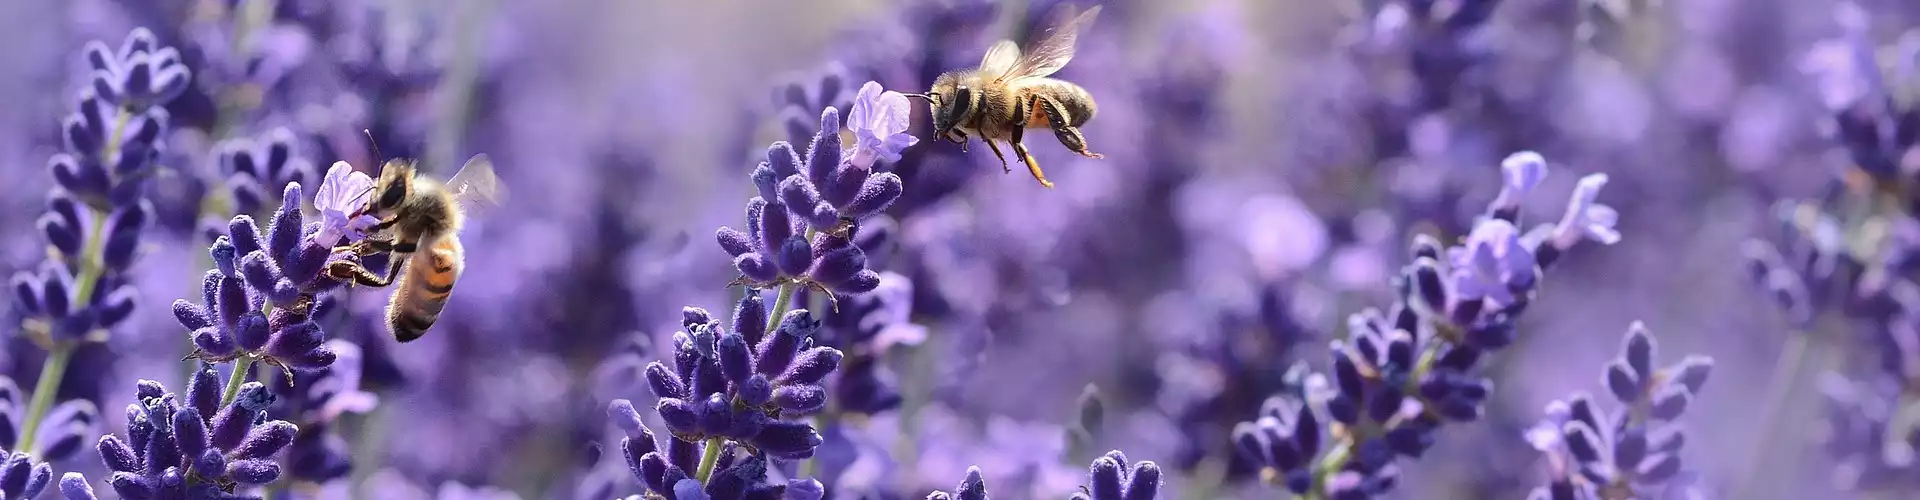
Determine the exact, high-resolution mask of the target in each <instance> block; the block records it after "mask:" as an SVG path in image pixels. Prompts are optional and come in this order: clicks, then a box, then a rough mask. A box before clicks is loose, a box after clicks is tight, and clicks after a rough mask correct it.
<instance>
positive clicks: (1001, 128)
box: [909, 5, 1101, 188]
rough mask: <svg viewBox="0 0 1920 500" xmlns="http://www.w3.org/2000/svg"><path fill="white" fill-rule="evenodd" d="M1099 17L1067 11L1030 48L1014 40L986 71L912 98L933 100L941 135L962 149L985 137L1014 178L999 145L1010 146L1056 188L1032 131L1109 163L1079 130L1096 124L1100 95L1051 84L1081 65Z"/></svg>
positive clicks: (944, 81) (994, 50) (987, 62)
mask: <svg viewBox="0 0 1920 500" xmlns="http://www.w3.org/2000/svg"><path fill="white" fill-rule="evenodd" d="M1099 15H1100V7H1099V6H1094V7H1093V8H1091V9H1087V10H1086V11H1085V12H1078V11H1077V10H1076V9H1075V8H1074V7H1073V6H1072V5H1062V6H1061V7H1060V8H1058V9H1056V10H1054V13H1053V17H1052V28H1049V29H1047V30H1046V31H1045V32H1044V33H1045V34H1044V35H1042V38H1041V39H1040V40H1039V41H1037V42H1034V43H1032V44H1030V45H1028V46H1027V47H1025V49H1024V50H1023V49H1022V48H1021V46H1020V45H1018V44H1016V43H1014V42H1013V41H1012V40H1001V41H999V42H997V43H994V44H993V47H991V48H989V49H987V55H986V56H985V57H982V58H981V59H980V67H978V68H975V69H971V70H962V71H951V72H947V73H945V74H942V75H940V77H939V78H936V79H934V81H933V88H931V89H928V90H927V92H926V93H925V94H909V95H910V96H912V97H920V98H923V99H926V100H927V105H928V106H929V107H930V108H931V110H932V113H933V134H934V137H937V138H939V139H941V140H945V141H947V142H952V143H954V144H959V145H960V147H961V148H962V149H964V148H966V145H967V139H968V138H969V137H979V138H980V140H981V141H983V142H986V143H987V147H989V148H992V149H993V153H994V156H998V157H1000V169H1001V170H1003V171H1005V172H1009V173H1011V172H1013V168H1012V167H1009V166H1007V158H1006V154H1005V153H1002V152H1001V151H1000V146H999V145H997V144H994V142H993V141H996V140H1000V141H1007V143H1008V144H1011V145H1013V152H1014V154H1015V155H1017V156H1019V157H1020V160H1021V161H1024V162H1026V164H1027V170H1028V171H1029V172H1032V173H1033V178H1034V180H1037V181H1040V185H1041V186H1046V187H1049V188H1051V187H1053V182H1052V181H1048V180H1047V175H1046V173H1044V172H1041V171H1040V164H1039V163H1038V162H1036V161H1034V159H1033V155H1032V154H1029V153H1028V152H1027V146H1026V145H1025V144H1022V143H1021V140H1022V138H1023V137H1024V136H1025V135H1026V134H1025V132H1026V129H1030V128H1045V129H1051V130H1053V134H1054V136H1055V137H1057V138H1059V139H1060V144H1061V145H1064V146H1066V147H1067V149H1071V150H1073V152H1075V153H1079V154H1080V155H1081V156H1086V157H1088V158H1100V157H1101V155H1100V153H1095V152H1093V151H1092V150H1089V149H1087V139H1086V137H1085V136H1082V135H1081V134H1080V128H1079V127H1080V126H1082V125H1086V123H1087V121H1088V120H1092V119H1093V115H1094V111H1095V105H1094V102H1093V95H1092V94H1089V93H1087V90H1086V89H1083V88H1080V86H1079V85H1075V84H1073V83H1072V82H1068V81H1066V80H1061V79H1057V78H1048V75H1052V74H1053V73H1054V72H1057V71H1060V68H1063V67H1066V65H1067V61H1070V60H1072V59H1073V53H1074V44H1075V42H1076V41H1078V39H1079V37H1080V30H1082V29H1085V28H1086V27H1087V26H1089V25H1091V24H1093V21H1094V19H1095V18H1096V17H1098V16H1099Z"/></svg>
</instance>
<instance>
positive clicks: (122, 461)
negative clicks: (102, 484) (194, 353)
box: [99, 364, 299, 499]
mask: <svg viewBox="0 0 1920 500" xmlns="http://www.w3.org/2000/svg"><path fill="white" fill-rule="evenodd" d="M188 385H189V388H188V390H187V393H186V394H175V393H172V392H168V391H167V388H166V387H165V386H162V385H160V383H159V382H154V381H151V380H142V381H140V383H139V385H138V389H137V390H136V394H137V397H138V398H139V399H140V401H139V403H137V404H131V405H127V438H126V439H122V438H121V437H120V436H115V435H108V436H104V437H101V438H100V445H99V450H100V458H101V460H103V461H104V462H106V465H107V468H108V469H111V470H113V471H114V472H113V475H112V477H111V478H109V479H108V481H107V483H108V484H109V485H110V486H112V487H113V490H114V491H115V492H116V493H119V494H120V496H121V498H130V499H139V498H185V499H216V498H229V497H228V496H227V495H228V493H226V492H225V491H222V487H223V485H224V486H225V487H226V488H229V489H230V488H231V487H232V486H233V485H236V484H239V485H264V484H268V483H272V482H274V480H276V479H279V478H280V464H279V462H277V461H276V460H275V459H274V455H275V454H278V453H279V452H280V450H281V449H283V448H286V447H287V445H288V444H290V443H292V442H293V439H294V435H295V434H296V433H298V431H299V429H298V428H297V427H295V426H294V425H293V424H292V423H288V422H286V421H284V420H268V419H267V418H266V410H267V407H268V406H270V405H272V404H273V401H274V397H273V394H271V393H269V392H267V388H266V386H263V385H260V383H259V382H248V383H246V384H244V385H242V386H240V387H239V390H238V391H236V397H235V398H233V400H232V402H230V403H227V404H225V405H222V404H221V402H220V400H221V399H222V398H221V392H222V391H223V387H222V382H221V380H220V376H219V375H218V374H217V373H215V372H214V370H213V367H212V366H211V365H206V364H202V365H201V366H200V370H199V371H197V372H194V374H193V379H192V381H190V382H189V384H188Z"/></svg>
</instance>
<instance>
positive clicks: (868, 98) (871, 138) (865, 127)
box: [847, 82, 920, 168]
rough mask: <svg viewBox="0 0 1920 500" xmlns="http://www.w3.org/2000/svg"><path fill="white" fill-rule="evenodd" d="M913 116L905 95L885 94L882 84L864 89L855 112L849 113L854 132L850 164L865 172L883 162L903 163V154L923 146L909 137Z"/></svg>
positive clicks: (897, 93)
mask: <svg viewBox="0 0 1920 500" xmlns="http://www.w3.org/2000/svg"><path fill="white" fill-rule="evenodd" d="M912 113H913V109H912V106H911V104H909V103H908V102H907V96H906V95H903V94H901V93H899V92H894V91H890V90H882V89H881V88H880V83H879V82H867V83H866V84H865V85H861V86H860V93H859V94H858V95H856V96H855V97H854V101H853V110H852V111H850V112H848V113H847V128H848V129H852V130H853V137H854V152H853V158H851V159H849V161H851V162H853V164H854V165H858V166H861V167H864V168H873V164H874V162H875V161H880V160H884V161H887V162H889V163H891V162H896V161H900V152H901V151H904V150H906V149H907V148H909V147H913V145H914V144H918V143H919V142H920V138H918V137H914V136H913V135H912V134H908V133H907V126H908V119H909V117H910V115H911V114H912Z"/></svg>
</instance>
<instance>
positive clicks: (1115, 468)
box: [1073, 450, 1160, 500]
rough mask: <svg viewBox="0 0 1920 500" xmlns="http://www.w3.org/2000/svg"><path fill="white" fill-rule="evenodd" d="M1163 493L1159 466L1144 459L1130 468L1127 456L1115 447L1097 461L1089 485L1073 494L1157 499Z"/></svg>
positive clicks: (1098, 499)
mask: <svg viewBox="0 0 1920 500" xmlns="http://www.w3.org/2000/svg"><path fill="white" fill-rule="evenodd" d="M1159 495H1160V466H1159V465H1155V464H1154V463H1153V462H1152V461H1142V462H1140V463H1137V464H1133V468H1132V469H1128V468H1127V455H1126V454H1124V453H1120V450H1113V451H1109V452H1107V454H1106V455H1105V456H1102V457H1100V458H1097V459H1094V460H1093V467H1092V469H1091V471H1090V472H1088V473H1087V485H1086V486H1082V487H1080V492H1078V493H1074V494H1073V500H1153V499H1154V498H1155V497H1157V496H1159Z"/></svg>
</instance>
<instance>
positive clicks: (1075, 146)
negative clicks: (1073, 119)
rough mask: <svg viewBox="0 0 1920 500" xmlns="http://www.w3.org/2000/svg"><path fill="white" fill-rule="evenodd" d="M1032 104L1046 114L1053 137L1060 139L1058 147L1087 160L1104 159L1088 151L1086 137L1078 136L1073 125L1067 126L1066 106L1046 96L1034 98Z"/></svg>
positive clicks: (1076, 129) (1077, 130) (1078, 130)
mask: <svg viewBox="0 0 1920 500" xmlns="http://www.w3.org/2000/svg"><path fill="white" fill-rule="evenodd" d="M1033 102H1034V103H1035V104H1037V105H1039V106H1040V110H1041V111H1043V112H1045V113H1046V115H1047V125H1048V126H1049V127H1050V128H1052V129H1053V135H1054V137H1058V138H1059V139H1060V145H1063V146H1066V147H1067V149H1070V150H1073V152H1075V153H1080V156H1085V157H1088V158H1103V157H1104V155H1101V154H1100V153H1095V152H1092V151H1088V150H1087V138H1086V136H1083V135H1080V129H1078V128H1074V126H1073V125H1068V121H1067V116H1068V115H1067V106H1066V105H1064V104H1060V101H1059V100H1058V99H1054V98H1052V97H1046V96H1038V97H1035V98H1034V99H1033Z"/></svg>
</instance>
